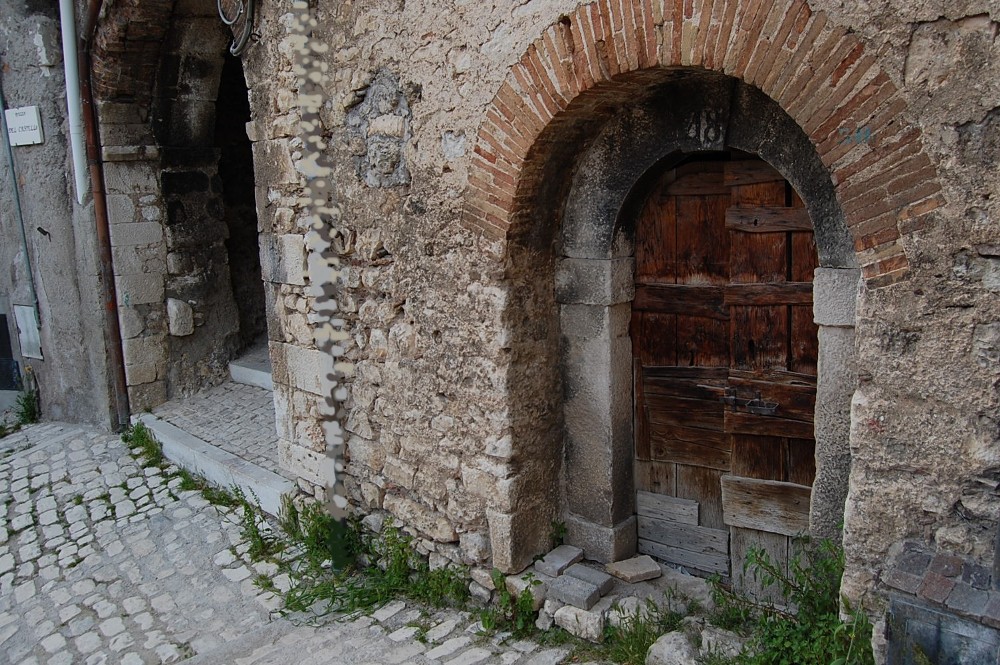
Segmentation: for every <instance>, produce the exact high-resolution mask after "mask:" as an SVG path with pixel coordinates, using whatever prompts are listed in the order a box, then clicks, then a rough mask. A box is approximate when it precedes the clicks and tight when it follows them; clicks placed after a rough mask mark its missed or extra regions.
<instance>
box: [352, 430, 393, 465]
mask: <svg viewBox="0 0 1000 665" xmlns="http://www.w3.org/2000/svg"><path fill="white" fill-rule="evenodd" d="M347 449H348V451H349V452H350V455H351V463H352V464H360V465H362V466H365V467H367V468H368V469H369V470H370V471H371V472H372V473H380V472H381V471H382V467H383V466H384V465H385V448H383V447H382V445H381V444H379V443H378V442H376V441H372V440H371V439H366V438H363V437H360V436H352V437H351V438H350V439H348V441H347Z"/></svg>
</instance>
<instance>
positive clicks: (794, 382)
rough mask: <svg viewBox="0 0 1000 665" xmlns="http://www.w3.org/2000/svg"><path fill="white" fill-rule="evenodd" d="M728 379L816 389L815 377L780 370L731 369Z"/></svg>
mask: <svg viewBox="0 0 1000 665" xmlns="http://www.w3.org/2000/svg"><path fill="white" fill-rule="evenodd" d="M729 378H731V379H739V380H743V381H766V382H767V383H774V384H779V385H787V386H802V387H806V388H812V389H813V390H815V389H816V377H815V376H814V375H811V374H803V373H800V372H787V371H785V370H780V369H767V370H743V369H737V368H733V369H730V370H729Z"/></svg>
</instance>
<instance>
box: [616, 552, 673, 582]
mask: <svg viewBox="0 0 1000 665" xmlns="http://www.w3.org/2000/svg"><path fill="white" fill-rule="evenodd" d="M605 569H606V570H607V571H608V572H609V573H610V574H612V575H614V576H615V577H617V578H618V579H620V580H622V581H623V582H628V583H629V584H634V583H636V582H642V581H644V580H652V579H656V578H657V577H659V576H660V575H662V574H663V571H662V570H661V569H660V566H659V564H657V563H656V561H654V560H653V557H651V556H649V555H646V554H643V555H641V556H636V557H632V558H631V559H625V560H624V561H616V562H614V563H609V564H607V565H606V566H605Z"/></svg>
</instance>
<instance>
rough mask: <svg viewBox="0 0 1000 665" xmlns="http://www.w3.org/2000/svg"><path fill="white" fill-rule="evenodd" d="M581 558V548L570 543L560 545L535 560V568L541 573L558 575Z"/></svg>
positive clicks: (552, 575)
mask: <svg viewBox="0 0 1000 665" xmlns="http://www.w3.org/2000/svg"><path fill="white" fill-rule="evenodd" d="M582 558H583V550H582V549H580V548H579V547H573V546H572V545H560V546H559V547H557V548H555V549H554V550H552V551H551V552H549V553H548V554H546V555H545V556H544V557H543V558H542V559H541V560H539V561H536V562H535V570H537V571H538V572H539V573H541V574H543V575H548V576H550V577H558V576H559V575H562V572H563V571H564V570H566V569H567V568H569V567H570V566H572V565H573V564H574V563H576V562H577V561H579V560H580V559H582Z"/></svg>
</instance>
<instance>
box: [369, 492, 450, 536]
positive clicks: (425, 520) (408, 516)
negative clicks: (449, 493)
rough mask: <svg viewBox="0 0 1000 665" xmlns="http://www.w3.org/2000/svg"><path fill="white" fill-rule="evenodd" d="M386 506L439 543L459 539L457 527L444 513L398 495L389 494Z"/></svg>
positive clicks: (402, 519) (388, 509)
mask: <svg viewBox="0 0 1000 665" xmlns="http://www.w3.org/2000/svg"><path fill="white" fill-rule="evenodd" d="M383 504H384V508H385V509H386V510H387V511H388V512H390V513H392V514H393V515H395V516H396V517H398V518H399V519H400V520H401V521H402V522H403V523H404V524H408V525H410V526H412V527H413V528H415V529H416V530H417V531H419V532H421V533H422V534H424V535H426V536H428V537H430V538H433V539H434V540H435V541H437V542H439V543H448V542H454V541H456V540H458V535H457V534H456V533H455V527H454V526H453V525H452V524H451V522H449V521H448V520H447V519H446V518H445V517H444V516H443V515H441V514H440V513H438V512H436V511H435V510H433V509H432V508H429V507H427V506H424V505H423V504H420V503H417V502H416V501H414V500H412V499H408V498H406V497H403V496H398V495H392V494H390V495H388V496H386V497H385V501H384V502H383Z"/></svg>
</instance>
